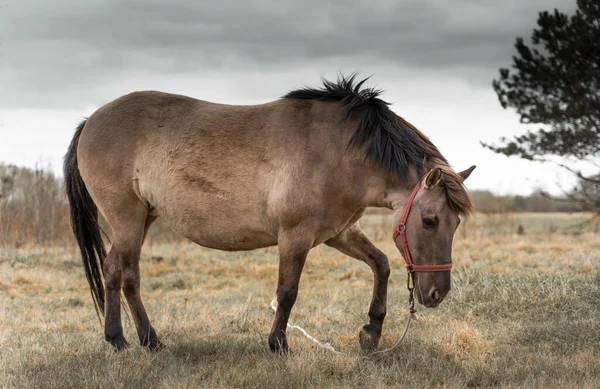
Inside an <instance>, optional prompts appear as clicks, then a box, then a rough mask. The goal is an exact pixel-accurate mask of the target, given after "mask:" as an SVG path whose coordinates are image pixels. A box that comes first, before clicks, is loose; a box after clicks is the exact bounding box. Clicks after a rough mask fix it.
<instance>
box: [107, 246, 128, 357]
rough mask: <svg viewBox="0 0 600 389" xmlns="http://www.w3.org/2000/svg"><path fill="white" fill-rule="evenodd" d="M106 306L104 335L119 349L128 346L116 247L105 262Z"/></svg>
mask: <svg viewBox="0 0 600 389" xmlns="http://www.w3.org/2000/svg"><path fill="white" fill-rule="evenodd" d="M104 279H105V283H106V286H105V291H104V298H105V307H104V337H105V339H106V340H107V341H109V342H110V344H112V345H113V346H115V347H116V349H117V350H122V349H123V348H125V347H127V345H128V344H127V340H126V339H125V337H124V336H123V327H122V325H121V300H120V297H121V266H120V263H119V258H118V256H117V254H116V252H115V250H114V249H111V250H110V252H109V253H108V255H107V256H106V260H105V262H104Z"/></svg>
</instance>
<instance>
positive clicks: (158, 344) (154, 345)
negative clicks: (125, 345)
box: [144, 338, 167, 351]
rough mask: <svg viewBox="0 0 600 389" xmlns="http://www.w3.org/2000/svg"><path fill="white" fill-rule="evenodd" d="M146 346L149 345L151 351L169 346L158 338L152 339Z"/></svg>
mask: <svg viewBox="0 0 600 389" xmlns="http://www.w3.org/2000/svg"><path fill="white" fill-rule="evenodd" d="M144 346H146V347H148V349H149V350H150V351H161V350H164V349H166V348H167V346H165V344H164V343H163V342H161V341H160V339H158V338H152V339H150V342H148V343H146V344H145V345H144Z"/></svg>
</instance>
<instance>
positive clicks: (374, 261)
mask: <svg viewBox="0 0 600 389" xmlns="http://www.w3.org/2000/svg"><path fill="white" fill-rule="evenodd" d="M325 244H327V245H328V246H331V247H334V248H336V249H338V250H339V251H341V252H342V253H344V254H346V255H349V256H351V257H352V258H356V259H358V260H360V261H363V262H365V263H366V264H367V265H369V267H370V268H371V270H373V275H374V283H373V297H372V299H371V306H370V308H369V319H370V320H369V324H366V325H365V326H363V328H362V329H361V331H360V334H359V335H360V336H359V340H360V346H361V347H362V349H363V350H372V349H374V348H376V347H377V345H378V344H379V339H380V338H381V329H382V326H383V319H384V318H385V314H386V300H387V284H388V278H389V276H390V264H389V262H388V259H387V257H386V255H385V254H384V253H382V252H381V251H380V250H379V249H378V248H377V247H375V245H373V243H371V241H370V240H369V238H367V237H366V236H365V234H364V233H363V232H362V230H361V229H360V226H359V225H358V223H356V224H354V225H353V226H352V227H350V228H349V229H347V230H345V231H344V232H342V233H341V234H339V235H338V236H336V237H334V238H332V239H330V240H328V241H326V242H325Z"/></svg>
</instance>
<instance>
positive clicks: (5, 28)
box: [0, 0, 574, 106]
mask: <svg viewBox="0 0 600 389" xmlns="http://www.w3.org/2000/svg"><path fill="white" fill-rule="evenodd" d="M0 4H2V0H0ZM555 6H556V7H558V8H560V9H561V10H565V11H569V10H572V9H573V8H574V1H569V0H553V1H545V0H535V1H527V2H525V1H520V0H509V1H496V0H483V1H475V0H472V1H469V0H457V1H439V0H425V1H390V0H388V1H368V2H367V1H341V0H338V1H329V2H326V1H319V0H305V1H297V2H289V3H288V2H284V1H267V0H261V1H210V2H209V1H198V0H196V1H193V0H189V1H185V0H171V1H158V0H153V1H141V0H128V1H82V2H72V1H67V0H54V1H45V0H17V1H9V2H8V3H6V4H5V6H4V8H0V83H1V84H2V85H3V90H4V92H3V93H2V94H0V106H15V105H17V106H23V105H39V104H41V103H42V102H47V101H48V100H49V99H54V100H53V101H54V103H53V104H56V105H62V104H66V103H67V102H68V101H70V100H72V99H73V97H72V96H71V94H70V92H69V91H70V90H72V89H82V88H86V89H88V90H89V91H90V93H93V91H94V90H95V89H96V88H97V87H98V85H106V84H110V83H118V82H120V80H121V79H122V77H123V74H127V73H132V72H136V71H146V72H149V73H156V74H161V75H165V74H172V75H173V76H174V77H176V76H177V74H180V73H186V74H189V73H196V72H205V71H217V72H219V71H221V72H223V73H225V72H235V71H241V70H243V69H244V68H246V67H248V66H254V67H256V68H258V69H262V71H264V72H269V71H270V70H273V69H281V68H285V67H310V66H311V63H313V62H314V61H319V60H326V59H331V58H338V59H339V64H340V67H352V63H351V61H352V59H353V58H367V59H368V61H362V62H363V63H364V62H369V61H370V62H371V63H372V64H373V66H377V65H378V64H381V63H386V64H396V65H397V66H398V67H399V68H401V67H409V68H422V69H434V70H437V71H439V72H447V73H448V74H458V75H459V76H460V77H463V78H465V79H466V80H468V81H469V82H472V83H474V84H477V85H484V83H485V85H489V83H490V81H491V78H490V77H493V76H495V74H496V70H497V68H498V67H500V66H506V65H508V64H509V63H510V57H511V55H512V45H513V42H514V39H515V37H516V36H517V35H521V36H528V35H529V34H530V32H531V29H532V27H533V26H534V24H535V19H536V15H537V12H538V11H540V10H544V9H552V8H553V7H555ZM362 70H364V71H365V72H369V69H368V67H367V68H365V67H364V66H363V68H362ZM71 102H72V101H71Z"/></svg>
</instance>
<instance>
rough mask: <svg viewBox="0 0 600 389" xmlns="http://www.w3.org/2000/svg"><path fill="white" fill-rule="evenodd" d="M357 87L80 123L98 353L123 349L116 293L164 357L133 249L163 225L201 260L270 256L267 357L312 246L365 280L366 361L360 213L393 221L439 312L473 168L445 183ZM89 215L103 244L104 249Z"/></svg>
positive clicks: (101, 113) (105, 109) (438, 167)
mask: <svg viewBox="0 0 600 389" xmlns="http://www.w3.org/2000/svg"><path fill="white" fill-rule="evenodd" d="M365 81H367V79H363V80H358V79H357V78H356V73H353V74H352V75H350V76H344V75H339V76H338V78H337V80H335V81H330V80H326V79H322V83H323V85H322V86H319V87H318V88H311V87H302V88H300V89H296V90H292V91H290V92H289V93H287V94H285V95H284V96H282V97H281V98H279V99H277V100H274V101H271V102H267V103H263V104H257V105H227V104H219V103H214V102H209V101H204V100H198V99H195V98H192V97H187V96H183V95H177V94H169V93H164V92H159V91H152V90H150V91H136V92H132V93H130V94H127V95H124V96H121V97H119V98H117V99H116V100H114V101H112V102H109V103H107V104H105V105H103V106H102V107H100V108H99V109H98V110H96V111H95V112H94V113H93V114H91V115H90V116H89V117H88V118H87V119H85V120H83V121H82V122H81V123H80V124H79V126H78V127H77V129H76V131H75V134H74V136H73V139H72V141H71V143H70V146H69V148H68V151H67V153H66V155H65V159H64V177H65V186H66V192H67V197H68V201H69V205H70V213H71V215H70V217H71V224H72V229H73V234H74V236H75V238H76V241H77V244H78V246H79V249H80V252H81V257H82V262H83V267H84V269H85V274H86V278H87V281H88V283H89V286H90V291H91V295H92V299H93V302H94V306H95V309H96V312H97V314H98V316H99V318H100V319H102V316H103V317H104V337H105V339H106V341H108V342H109V343H110V344H111V345H112V346H113V347H114V348H116V350H122V349H124V348H126V347H128V345H129V344H128V342H127V340H126V339H125V337H124V336H123V328H122V324H121V298H120V297H121V292H123V295H124V296H125V300H126V301H127V303H128V306H129V308H130V312H131V314H132V317H133V319H134V323H135V326H136V329H137V334H138V337H139V341H140V344H141V345H142V346H146V347H148V348H149V349H150V350H158V349H161V348H163V347H164V344H163V343H162V342H161V340H160V339H159V337H158V336H157V333H156V330H155V329H154V327H153V326H152V325H151V323H150V320H149V318H148V314H147V313H146V310H145V308H144V305H143V303H142V299H141V296H140V270H139V261H140V252H141V247H142V244H143V242H144V238H145V236H146V233H147V231H148V228H149V227H150V226H151V225H152V223H153V222H154V221H155V220H157V219H158V218H160V219H161V220H162V223H163V224H164V225H166V226H167V227H169V228H170V229H172V230H173V231H175V232H177V233H179V234H181V235H183V236H184V237H186V238H188V239H190V240H191V241H193V242H195V243H196V244H198V245H200V246H203V247H207V248H212V249H217V250H225V251H242V250H253V249H258V248H263V247H269V246H275V245H277V246H278V250H279V270H278V281H277V291H276V297H277V309H276V313H275V317H274V320H273V325H272V328H271V330H270V334H269V337H268V343H269V347H270V349H271V350H272V351H273V352H275V353H281V354H286V353H288V352H289V347H288V342H287V339H286V326H287V322H288V318H289V317H290V312H291V310H292V307H293V306H294V303H295V301H296V297H297V295H298V285H299V281H300V276H301V273H302V269H303V267H304V263H305V261H306V257H307V254H308V253H309V251H310V250H311V249H312V248H313V247H315V246H318V245H320V244H322V243H324V244H326V245H328V246H330V247H333V248H335V249H337V250H339V251H340V252H342V253H343V254H345V255H348V256H350V257H352V258H355V259H358V260H360V261H363V262H365V263H366V264H367V265H368V266H369V267H370V268H371V269H372V271H373V276H374V280H373V292H372V299H371V303H370V307H369V310H368V316H369V322H368V323H367V324H365V325H364V326H363V327H362V328H361V329H360V332H359V343H360V346H361V347H362V348H363V349H365V350H372V349H375V348H377V346H378V343H379V340H380V337H381V333H382V327H383V321H384V318H385V316H386V298H387V286H388V278H389V275H390V266H389V262H388V259H387V257H386V255H385V254H384V253H383V252H382V251H380V250H379V249H378V248H377V247H375V245H374V244H373V243H372V242H371V241H370V240H369V239H368V238H367V236H366V235H365V234H364V233H363V232H362V230H361V227H360V224H359V219H360V218H361V216H362V215H363V213H364V212H365V210H366V208H367V207H384V208H389V209H391V210H393V212H394V216H393V220H394V226H392V227H395V226H398V225H400V227H402V231H401V232H402V242H400V241H399V240H398V239H395V241H396V246H397V247H398V249H399V250H400V249H401V248H402V247H404V242H406V247H405V250H400V251H401V254H402V255H403V256H405V257H406V253H409V251H408V247H409V246H410V248H411V249H410V255H411V263H413V264H414V265H415V266H422V267H424V268H423V269H425V267H427V266H430V267H432V269H433V270H431V269H429V270H428V271H426V270H423V271H417V270H416V269H414V270H415V271H413V272H411V273H412V274H411V276H412V280H413V283H414V288H415V294H416V296H417V300H418V302H419V303H420V304H422V305H424V306H425V307H436V306H438V305H439V303H440V302H442V300H443V299H444V297H445V296H446V294H447V293H448V291H449V290H450V287H451V280H450V271H449V268H448V267H449V266H450V267H451V263H452V259H451V252H452V239H453V236H454V233H455V230H456V228H457V226H458V224H459V222H460V217H461V216H467V217H468V216H469V215H470V214H471V213H472V212H473V210H474V208H473V204H472V202H471V199H470V197H469V194H468V192H467V191H466V188H465V187H464V184H463V182H464V180H465V179H467V177H468V176H469V175H470V173H471V171H472V170H473V168H474V167H475V166H472V167H471V168H469V169H467V170H465V171H462V172H460V173H457V172H455V171H454V170H453V169H452V168H451V167H450V165H449V164H448V162H447V160H446V159H445V158H444V157H443V156H442V154H441V153H440V151H439V150H438V148H437V147H436V146H435V145H434V144H433V143H432V142H431V141H430V140H429V138H427V137H426V136H425V135H424V134H423V133H421V132H420V131H419V130H417V129H416V128H415V127H414V126H413V125H411V124H410V123H409V122H408V121H406V120H405V119H403V118H402V117H400V116H398V115H397V114H396V113H394V112H393V111H392V110H391V109H390V107H389V103H387V102H385V101H384V100H382V99H381V98H380V94H381V93H382V92H381V91H380V90H377V89H374V88H372V87H365V86H364V83H365ZM418 185H420V186H418ZM413 189H414V191H413ZM413 192H414V193H413ZM411 193H412V194H413V195H412V196H410V195H411ZM409 196H410V197H411V200H410V202H411V206H412V211H411V212H410V215H409V214H408V212H405V210H406V211H407V209H406V204H407V199H408V198H409ZM99 212H100V213H101V214H102V215H103V217H104V219H105V220H106V222H107V223H108V225H109V226H110V228H111V231H112V239H111V240H112V242H110V243H111V246H110V250H109V251H108V252H107V251H106V248H105V245H104V241H103V238H102V235H103V231H102V230H101V228H100V226H99ZM403 216H405V217H403ZM401 219H403V220H401ZM404 219H405V220H404ZM401 221H402V223H401ZM395 235H396V234H394V236H395ZM409 271H410V270H409Z"/></svg>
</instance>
